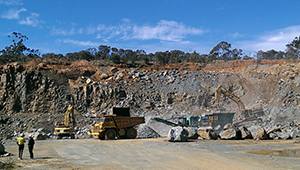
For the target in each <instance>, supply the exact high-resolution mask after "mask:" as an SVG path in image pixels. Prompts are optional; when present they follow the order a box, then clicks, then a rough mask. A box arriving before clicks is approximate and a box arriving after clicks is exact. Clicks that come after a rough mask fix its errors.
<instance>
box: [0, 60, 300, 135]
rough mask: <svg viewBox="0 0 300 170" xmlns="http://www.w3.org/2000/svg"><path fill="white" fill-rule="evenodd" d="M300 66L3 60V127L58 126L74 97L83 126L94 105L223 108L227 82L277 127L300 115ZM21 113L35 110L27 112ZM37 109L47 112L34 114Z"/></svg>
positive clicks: (152, 111)
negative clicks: (217, 67)
mask: <svg viewBox="0 0 300 170" xmlns="http://www.w3.org/2000/svg"><path fill="white" fill-rule="evenodd" d="M278 68H281V69H278ZM298 68H300V67H299V66H298V65H291V64H289V65H277V66H276V65H275V66H274V65H271V66H269V65H260V66H257V65H256V66H248V67H244V68H243V69H244V70H242V71H239V72H211V71H210V72H205V71H201V70H177V69H172V70H160V71H150V70H146V69H132V68H131V69H130V68H128V69H125V68H114V67H113V68H110V67H97V66H94V65H91V64H90V63H88V62H86V61H78V62H77V63H75V64H71V65H70V66H64V67H62V66H61V67H58V66H51V65H47V64H35V65H30V66H28V65H21V64H19V63H12V64H8V65H4V66H2V67H1V68H0V71H1V72H0V73H1V77H0V78H1V80H0V97H1V98H0V102H1V103H0V112H1V121H0V125H1V127H3V128H5V129H3V128H2V130H1V131H2V132H1V133H2V134H5V135H6V136H7V135H8V133H9V134H10V136H13V135H14V134H16V133H18V132H19V131H32V129H38V128H45V127H46V124H47V128H48V130H46V131H47V132H50V131H51V130H52V128H53V127H54V126H55V124H57V122H59V121H61V120H62V118H63V113H64V112H65V111H66V109H67V106H68V104H69V102H72V103H74V107H75V110H76V115H77V116H76V119H80V120H79V121H78V122H80V123H79V125H78V130H79V131H80V130H82V128H85V129H87V128H88V126H89V124H91V123H92V122H93V121H94V120H92V119H90V118H89V115H90V114H91V113H109V112H110V109H111V108H112V107H113V106H123V107H131V114H132V115H133V116H145V117H146V120H147V119H149V118H150V117H153V116H159V117H162V118H171V117H178V116H189V115H202V114H208V113H214V112H219V111H218V110H217V108H218V107H217V103H216V101H215V98H214V95H215V91H216V88H217V87H218V86H219V85H222V86H223V87H224V88H226V89H228V90H230V91H231V92H233V93H234V94H235V95H237V96H238V97H240V98H241V100H242V101H243V103H244V104H245V106H246V108H247V109H253V108H262V109H264V111H265V115H260V117H259V118H257V119H255V120H256V121H253V120H252V121H249V122H248V124H249V125H250V124H251V123H252V124H253V123H255V124H260V125H263V126H264V127H266V128H270V127H272V126H273V125H275V124H278V123H282V124H285V123H289V122H292V121H296V120H298V119H299V116H300V114H299V109H298V106H299V104H300V97H299V96H300V95H299V94H300V92H299V83H300V76H299V75H298ZM220 106H221V107H220V109H221V111H222V112H239V108H238V106H237V105H236V103H235V102H233V101H232V100H230V99H229V98H226V97H224V96H223V97H222V100H221V103H220ZM40 114H42V117H43V118H42V117H40V116H38V115H40ZM20 115H22V116H25V117H27V118H26V119H25V118H24V120H23V119H21V120H19V117H20ZM45 115H46V116H45ZM36 116H38V118H39V119H37V118H36V119H32V117H36ZM12 119H13V120H12ZM257 120H260V121H257ZM16 121H18V122H22V125H21V124H20V123H16ZM39 121H43V123H39ZM1 122H2V123H1ZM7 122H10V125H11V127H10V128H9V130H8V129H7V124H6V123H7ZM24 123H25V124H26V125H24ZM246 124H247V122H246ZM29 125H30V126H29ZM80 128H81V129H80Z"/></svg>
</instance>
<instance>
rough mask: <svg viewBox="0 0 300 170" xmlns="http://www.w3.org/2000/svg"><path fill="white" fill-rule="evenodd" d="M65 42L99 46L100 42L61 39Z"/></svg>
mask: <svg viewBox="0 0 300 170" xmlns="http://www.w3.org/2000/svg"><path fill="white" fill-rule="evenodd" d="M59 41H61V42H63V43H67V44H74V45H79V46H99V43H96V42H91V41H77V40H72V39H63V40H59Z"/></svg>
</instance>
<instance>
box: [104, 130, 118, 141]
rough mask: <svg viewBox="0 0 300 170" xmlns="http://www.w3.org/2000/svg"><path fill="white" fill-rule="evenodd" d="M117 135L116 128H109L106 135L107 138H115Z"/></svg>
mask: <svg viewBox="0 0 300 170" xmlns="http://www.w3.org/2000/svg"><path fill="white" fill-rule="evenodd" d="M116 136H117V133H116V131H115V130H114V129H108V130H107V131H106V132H105V135H104V137H105V140H115V139H116Z"/></svg>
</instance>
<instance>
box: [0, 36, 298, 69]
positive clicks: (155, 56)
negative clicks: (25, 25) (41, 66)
mask: <svg viewBox="0 0 300 170" xmlns="http://www.w3.org/2000/svg"><path fill="white" fill-rule="evenodd" d="M8 38H9V39H10V40H11V42H12V44H11V45H9V46H6V47H5V48H4V49H2V50H1V51H0V63H1V64H5V63H10V62H28V61H31V60H33V59H36V58H42V59H54V60H67V61H69V62H72V61H76V60H87V61H92V60H103V61H110V62H113V63H115V64H120V63H122V64H136V63H143V64H146V65H148V64H150V63H157V64H160V65H164V64H170V63H184V62H196V63H210V62H212V61H214V60H225V61H229V60H238V59H243V60H249V59H257V60H262V59H271V60H272V59H297V58H300V36H299V37H295V38H294V39H293V40H292V42H290V43H288V44H286V50H285V51H276V50H273V49H272V50H269V51H262V50H260V51H258V52H256V53H255V54H254V55H253V56H248V55H244V54H243V51H242V50H241V49H236V48H234V49H232V47H231V44H230V43H228V42H225V41H222V42H220V43H218V44H217V45H216V46H214V47H213V48H212V50H211V51H210V52H209V53H208V54H199V53H197V52H196V51H194V52H183V51H180V50H172V51H165V52H155V53H149V54H147V53H146V52H145V51H144V50H131V49H118V48H116V47H110V46H107V45H100V46H98V48H88V49H86V50H82V51H79V52H74V53H67V54H66V55H62V54H54V53H47V54H43V55H42V56H41V55H40V52H39V50H35V49H30V48H28V47H26V46H25V44H24V42H25V41H27V40H28V37H27V36H25V35H23V34H21V33H18V32H13V33H12V34H11V35H8Z"/></svg>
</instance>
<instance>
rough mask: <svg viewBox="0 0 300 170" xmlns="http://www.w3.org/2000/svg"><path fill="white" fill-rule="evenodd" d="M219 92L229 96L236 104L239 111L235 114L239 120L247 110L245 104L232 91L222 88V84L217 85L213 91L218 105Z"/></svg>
mask: <svg viewBox="0 0 300 170" xmlns="http://www.w3.org/2000/svg"><path fill="white" fill-rule="evenodd" d="M221 94H223V95H225V96H227V97H229V98H230V99H231V100H233V101H234V102H235V103H236V104H237V105H238V107H239V109H240V112H239V113H238V115H237V120H241V119H242V118H243V115H244V113H245V112H247V111H248V110H246V109H245V105H244V103H243V102H242V101H241V99H240V98H239V97H237V96H236V95H234V94H233V93H231V92H230V91H228V90H226V89H224V88H223V87H222V86H219V87H218V88H217V90H216V93H215V98H216V100H217V102H218V105H219V103H220V100H221Z"/></svg>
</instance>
